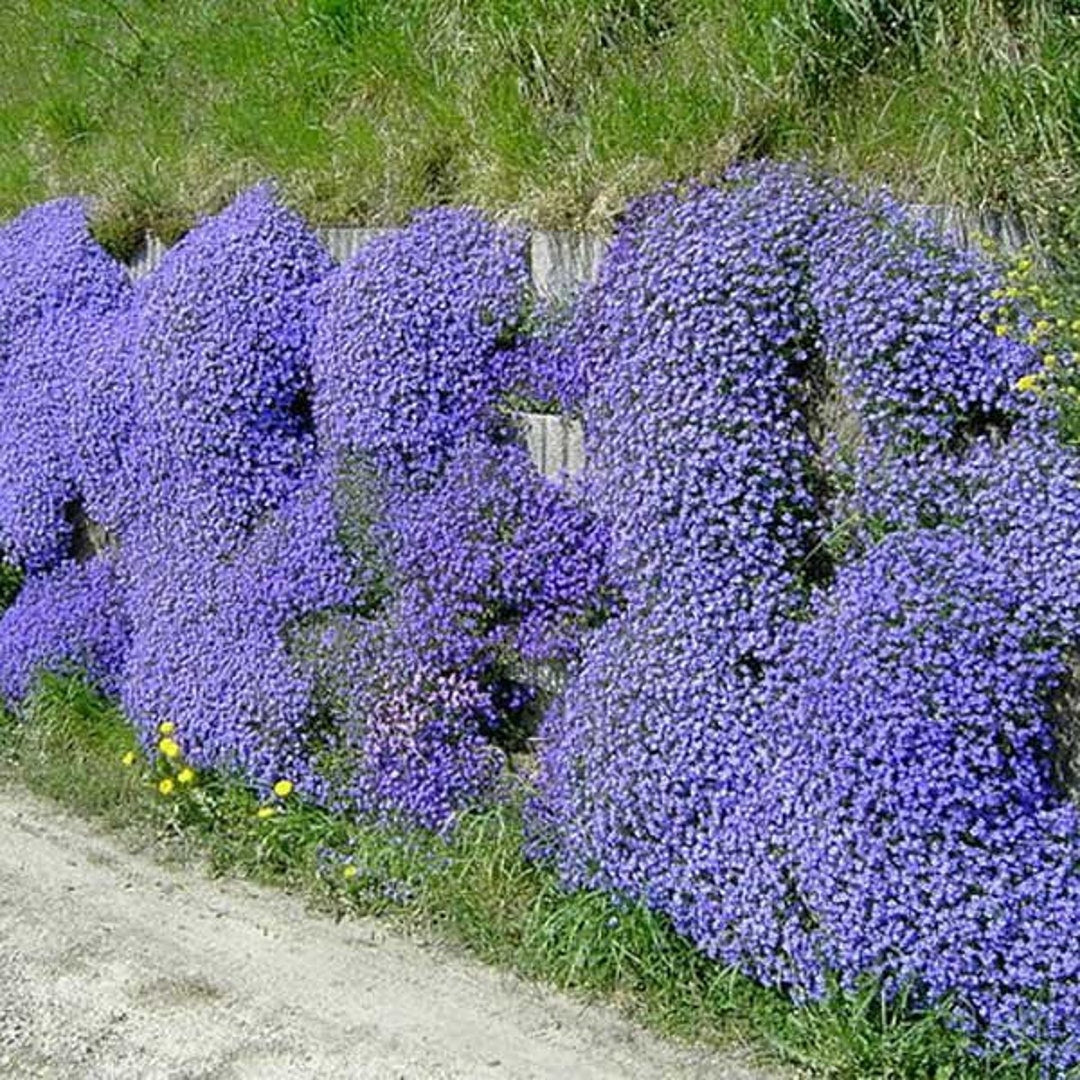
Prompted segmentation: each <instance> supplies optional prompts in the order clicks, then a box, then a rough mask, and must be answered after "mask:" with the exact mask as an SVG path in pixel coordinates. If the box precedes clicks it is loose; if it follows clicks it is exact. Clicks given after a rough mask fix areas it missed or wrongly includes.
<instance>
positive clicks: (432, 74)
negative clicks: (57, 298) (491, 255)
mask: <svg viewBox="0 0 1080 1080" xmlns="http://www.w3.org/2000/svg"><path fill="white" fill-rule="evenodd" d="M1070 8H1073V9H1075V5H1072V4H1070V3H1069V2H1068V0H1027V2H1023V0H920V2H918V3H916V2H915V0H395V2H394V3H391V2H390V0H274V2H270V3H268V2H265V0H173V2H170V3H168V4H163V3H161V2H160V0H98V2H96V3H73V2H64V0H8V2H7V3H6V4H5V5H4V11H3V13H2V14H0V218H2V217H6V216H9V215H11V214H14V213H15V212H17V211H18V210H20V209H21V208H23V207H25V206H27V205H29V204H30V203H33V202H35V201H39V200H41V199H44V198H46V197H49V196H53V195H57V194H60V193H70V192H80V193H85V194H88V195H91V196H93V197H95V198H96V199H97V200H98V203H97V210H96V216H97V221H98V226H99V230H100V234H101V235H102V237H103V238H104V239H105V240H106V241H107V242H108V243H109V244H110V246H112V247H113V248H114V249H116V250H118V251H124V250H126V249H129V248H130V247H131V245H132V244H133V243H134V242H135V239H136V238H137V237H138V235H139V234H140V232H141V230H142V229H144V228H151V229H153V230H155V231H157V232H158V233H160V234H162V235H163V237H164V238H166V239H169V238H171V237H172V236H175V235H176V234H177V233H178V232H180V231H182V230H183V229H184V228H186V227H187V226H188V225H189V224H190V223H191V221H192V220H193V219H194V217H195V216H196V215H197V214H199V213H203V212H208V211H213V210H215V209H217V208H218V207H220V206H221V205H222V204H223V203H224V202H225V201H226V200H228V199H229V198H230V197H231V196H232V195H233V194H234V193H235V192H236V191H237V190H238V189H240V188H241V187H243V186H244V185H247V184H250V183H251V182H253V181H255V180H256V179H259V178H262V177H264V176H268V175H272V176H275V177H278V178H280V181H281V184H282V187H283V190H284V193H285V195H286V197H287V199H288V200H289V201H290V202H291V203H292V204H293V205H295V206H296V207H297V208H299V209H300V210H302V211H303V212H304V213H305V214H307V215H308V217H309V218H310V219H311V220H313V221H315V222H317V223H319V222H325V223H339V222H353V223H366V224H380V223H395V222H398V221H400V220H402V218H403V217H405V216H406V215H407V214H408V212H409V211H411V210H412V209H414V208H415V207H418V206H425V205H431V204H435V203H444V202H450V203H458V202H470V203H476V204H479V205H482V206H484V207H486V208H487V209H489V210H492V211H494V212H498V213H508V214H512V215H514V216H517V217H521V218H524V219H527V220H529V221H531V222H534V223H536V224H540V225H548V226H575V227H602V226H604V225H606V224H607V223H608V222H610V220H611V219H612V217H613V216H614V215H615V214H617V213H618V211H619V209H620V208H621V207H622V206H623V205H624V203H625V200H626V198H627V197H628V196H630V195H633V194H635V193H637V192H640V191H642V190H645V189H648V188H651V187H653V186H655V185H656V184H658V183H660V182H661V181H663V180H666V179H671V178H679V177H686V176H691V175H704V176H708V175H711V174H713V173H715V172H716V171H717V170H719V169H721V168H723V167H724V166H725V165H726V164H728V163H730V162H731V161H733V160H737V159H745V158H752V157H757V156H761V155H774V156H780V157H791V156H804V155H805V156H809V157H810V158H812V159H815V160H817V161H819V162H821V163H823V164H825V165H827V166H830V167H833V168H836V169H839V170H841V171H843V172H845V173H848V174H850V175H853V176H857V177H865V178H868V179H871V180H875V181H878V180H880V181H884V182H887V183H889V184H891V185H892V186H893V187H895V188H896V189H897V190H898V191H899V192H900V193H901V194H903V195H905V196H909V197H911V198H914V199H919V200H923V201H930V202H951V203H959V204H962V205H967V206H970V207H976V208H977V207H996V208H1001V209H1009V210H1013V211H1017V212H1019V213H1021V214H1022V215H1023V216H1024V218H1025V220H1027V221H1028V222H1029V223H1030V224H1031V225H1032V227H1033V228H1035V229H1036V230H1037V232H1038V234H1039V236H1040V237H1042V238H1044V239H1045V240H1046V241H1047V242H1055V241H1061V242H1067V241H1075V239H1076V238H1077V236H1080V209H1078V207H1077V204H1076V200H1075V198H1074V193H1075V191H1076V190H1077V188H1078V186H1080V150H1078V147H1080V14H1070V13H1069V9H1070Z"/></svg>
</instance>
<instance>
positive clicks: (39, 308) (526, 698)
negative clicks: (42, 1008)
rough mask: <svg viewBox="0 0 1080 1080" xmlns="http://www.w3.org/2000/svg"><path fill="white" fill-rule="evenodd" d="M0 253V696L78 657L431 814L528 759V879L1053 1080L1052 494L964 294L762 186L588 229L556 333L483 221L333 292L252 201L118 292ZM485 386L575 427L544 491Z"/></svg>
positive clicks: (1064, 684) (1068, 1002)
mask: <svg viewBox="0 0 1080 1080" xmlns="http://www.w3.org/2000/svg"><path fill="white" fill-rule="evenodd" d="M0 270H2V271H3V273H0V376H2V378H0V398H2V402H3V406H4V410H3V423H2V424H0V546H2V548H3V552H4V555H5V557H6V559H7V560H8V561H9V563H11V564H12V565H15V566H17V567H18V568H19V572H20V573H21V574H22V575H23V576H24V578H25V580H24V582H23V584H22V587H21V591H20V592H19V594H18V596H17V597H16V599H15V602H14V604H13V605H12V606H11V607H10V608H9V609H8V610H7V611H6V612H5V613H4V614H3V616H2V617H0V693H2V694H3V696H4V698H5V700H6V701H7V702H8V703H9V704H16V703H17V702H18V701H19V700H20V699H21V698H22V697H23V696H24V695H25V694H26V693H27V691H28V689H29V687H30V686H31V684H32V681H33V678H34V675H35V673H36V672H37V671H39V670H41V669H42V668H52V669H59V670H69V669H73V668H79V669H82V670H85V671H86V672H87V673H88V674H89V675H90V676H91V677H92V678H93V679H94V680H95V681H97V682H98V683H99V684H100V685H101V686H102V687H103V688H104V689H106V690H107V691H108V692H109V693H111V694H114V695H116V696H117V697H118V698H119V699H120V701H121V702H122V704H123V706H124V709H125V710H126V712H127V714H128V716H129V717H130V719H131V721H132V722H133V723H134V725H135V726H136V728H137V729H138V731H139V733H140V735H141V737H142V739H143V742H144V744H145V745H146V746H147V747H148V748H149V747H150V746H151V745H152V744H153V743H154V741H155V740H156V738H157V734H158V731H159V728H160V725H161V724H162V723H166V722H167V723H169V724H171V725H173V729H172V730H174V738H175V741H176V742H177V744H178V746H180V747H181V748H182V750H183V754H184V760H185V761H189V762H191V764H192V765H193V766H195V767H198V768H204V769H218V770H225V771H231V772H237V773H239V774H240V775H242V776H243V777H244V778H246V779H247V781H248V782H250V783H251V784H253V785H254V786H256V787H257V788H258V789H259V790H260V791H262V792H264V793H266V792H269V791H271V790H273V788H274V785H275V784H276V783H278V782H279V781H281V780H282V779H287V780H288V781H289V783H290V785H292V787H291V788H290V790H293V789H295V791H296V792H297V794H298V795H300V796H302V797H303V798H305V799H308V800H311V801H313V802H317V803H320V804H323V805H326V806H329V807H332V808H335V809H339V810H343V811H347V812H350V813H355V814H361V815H364V816H366V817H370V818H373V819H376V820H382V821H394V822H397V821H406V822H410V823H414V824H420V825H423V826H427V827H430V828H435V829H448V828H451V827H452V826H453V824H454V822H455V821H456V819H457V817H458V816H459V815H460V814H461V813H463V812H464V811H465V810H467V809H468V808H469V807H472V806H475V805H477V804H482V803H485V802H488V801H491V800H494V799H499V798H501V797H502V796H503V794H504V793H505V791H506V790H507V785H508V776H509V775H510V772H511V769H512V767H513V766H514V765H515V764H516V763H517V762H518V761H519V760H520V759H521V758H522V757H523V756H528V755H527V753H526V752H527V751H529V750H531V748H532V747H533V746H534V743H535V742H536V741H538V744H539V752H538V755H537V758H538V761H537V772H536V775H535V778H534V779H533V781H532V791H531V796H530V799H529V803H528V807H527V816H528V821H529V830H530V847H531V851H532V853H533V854H534V855H535V856H536V857H537V858H543V859H546V860H549V861H550V862H551V863H552V864H553V865H554V866H555V867H556V868H557V870H558V872H559V874H560V876H561V878H562V881H563V882H564V884H565V885H566V886H567V887H568V888H576V887H592V888H600V889H604V890H607V891H609V892H611V893H613V894H615V895H616V896H618V897H620V898H622V899H629V900H633V901H638V902H641V903H644V904H646V905H647V906H649V907H650V908H652V909H654V910H656V911H659V912H662V913H663V914H665V915H666V916H667V917H668V918H669V919H670V920H671V922H672V924H673V925H674V926H675V927H676V929H677V930H678V931H680V932H681V933H682V934H684V935H686V936H687V937H688V938H689V939H690V940H692V941H693V942H694V943H695V944H696V945H697V946H698V947H699V948H700V949H702V950H703V951H704V952H705V953H706V954H708V955H709V956H711V957H715V958H717V959H719V960H722V961H724V962H727V963H732V964H735V965H737V966H738V967H739V968H741V969H742V970H743V971H745V972H746V973H748V974H750V975H752V976H754V977H755V978H757V979H759V980H761V981H763V982H765V983H768V984H770V985H773V986H777V987H781V988H783V989H785V990H787V991H788V992H789V993H791V994H792V995H794V996H796V997H801V998H808V997H820V996H822V995H823V994H825V993H827V992H828V991H829V989H830V988H832V987H840V988H843V989H849V990H850V989H853V988H855V987H857V986H860V985H862V984H863V983H864V981H865V980H867V979H870V980H875V981H876V982H877V983H879V984H880V985H881V986H882V987H883V988H884V990H885V992H886V993H887V994H890V995H892V996H894V997H895V998H897V999H902V1000H904V1001H906V1002H908V1003H910V1004H912V1005H914V1006H916V1007H919V1006H929V1005H932V1004H934V1003H938V1002H942V1001H946V1002H948V1003H949V1008H950V1010H951V1015H952V1017H953V1022H954V1023H955V1024H956V1025H957V1026H958V1027H959V1028H961V1029H963V1030H964V1031H967V1032H970V1033H971V1034H972V1035H973V1036H974V1037H976V1038H977V1039H979V1040H981V1044H982V1045H984V1046H986V1047H987V1048H988V1049H992V1050H1004V1051H1006V1052H1015V1053H1017V1054H1020V1055H1022V1056H1026V1057H1033V1058H1035V1059H1036V1060H1037V1061H1038V1063H1039V1064H1040V1066H1041V1067H1042V1068H1043V1069H1044V1070H1045V1071H1046V1072H1048V1073H1052V1074H1056V1073H1060V1072H1062V1071H1064V1070H1066V1069H1068V1068H1072V1067H1074V1066H1077V1065H1080V1042H1078V1039H1077V1035H1076V1031H1077V1029H1078V1026H1080V950H1077V948H1076V945H1075V942H1074V941H1073V936H1074V935H1073V933H1072V927H1073V926H1074V925H1075V923H1076V921H1077V918H1078V916H1080V886H1078V879H1077V873H1076V867H1077V865H1078V849H1077V846H1078V838H1080V828H1078V826H1080V821H1078V819H1077V810H1076V808H1075V805H1074V802H1073V801H1072V799H1071V798H1070V794H1069V789H1068V783H1069V776H1068V774H1069V770H1068V768H1066V767H1064V766H1063V762H1062V754H1061V749H1062V746H1063V744H1064V743H1066V742H1067V741H1068V738H1067V736H1068V732H1067V731H1066V728H1067V727H1068V725H1069V724H1070V723H1075V717H1070V715H1069V709H1068V708H1067V707H1065V706H1064V705H1063V703H1067V702H1068V701H1070V700H1074V699H1075V698H1076V697H1077V695H1076V694H1075V688H1074V687H1072V682H1073V681H1074V680H1075V674H1074V669H1075V667H1076V664H1075V650H1076V646H1077V641H1078V637H1080V590H1078V587H1077V582H1078V581H1080V573H1078V571H1080V541H1078V539H1077V537H1080V483H1078V481H1080V475H1078V469H1080V465H1078V460H1077V458H1076V454H1075V450H1074V449H1071V448H1069V447H1067V446H1065V445H1063V444H1062V442H1061V441H1060V439H1059V438H1058V414H1057V412H1056V411H1055V409H1054V407H1053V405H1054V402H1053V400H1052V399H1051V397H1050V396H1048V395H1039V394H1033V393H1030V392H1028V389H1030V381H1029V382H1025V381H1024V380H1025V378H1026V377H1028V376H1029V375H1030V374H1031V372H1032V371H1034V370H1035V369H1036V368H1037V367H1038V364H1039V362H1040V357H1039V348H1040V340H1039V335H1040V331H1039V326H1040V323H1039V316H1038V313H1037V312H1035V311H1034V310H1033V309H1032V308H1030V307H1029V306H1025V305H1024V304H1022V303H1016V304H1013V303H1012V300H1013V297H1011V296H1010V295H1009V293H1008V290H1009V284H1008V278H1007V277H1003V275H1002V272H1001V271H1000V270H999V268H998V267H996V266H995V265H994V264H993V263H992V262H990V261H987V260H986V259H985V258H983V257H981V256H978V255H976V254H973V253H971V252H968V251H964V250H961V249H959V248H958V247H956V246H955V245H954V244H952V243H951V242H950V241H949V240H948V239H947V238H944V237H942V236H940V235H939V234H938V233H937V232H935V231H934V230H933V229H931V228H930V227H929V226H928V225H927V224H925V223H924V222H921V221H919V220H918V219H915V218H913V217H911V216H910V215H909V214H908V213H907V212H906V211H905V210H904V209H903V208H902V207H900V206H899V205H898V204H897V203H895V202H894V201H893V200H891V199H889V198H888V197H887V196H885V195H882V194H873V195H866V194H861V193H858V192H855V191H854V190H852V189H851V188H850V187H848V186H847V185H845V184H844V183H842V182H840V181H838V180H835V179H830V178H822V177H818V176H815V175H813V174H812V173H811V172H809V171H808V170H807V169H804V168H801V167H792V166H783V167H781V166H773V165H759V166H755V167H752V168H743V169H739V170H735V171H733V172H732V173H730V174H729V175H727V176H726V177H725V178H724V179H723V180H722V182H720V183H718V184H716V185H713V186H706V185H702V184H693V185H688V186H685V187H682V188H680V187H676V186H671V187H669V188H666V189H664V190H662V191H660V192H657V193H656V194H654V195H652V196H649V197H647V198H645V199H642V200H640V201H638V202H637V203H635V204H634V205H632V206H631V207H630V208H628V210H627V212H626V214H625V216H624V220H623V221H622V224H621V227H620V229H619V231H618V234H617V235H616V237H615V240H614V242H613V244H612V246H611V249H610V251H609V253H608V256H607V258H606V260H605V262H604V264H603V266H602V268H601V272H600V277H599V280H598V282H597V284H596V285H595V286H594V287H592V288H590V289H587V290H586V291H585V292H584V293H583V294H582V295H581V296H580V297H579V298H578V300H577V301H576V303H575V304H574V305H573V307H572V309H571V310H569V311H568V312H565V313H562V314H561V315H560V317H559V318H558V319H555V320H553V321H552V322H551V323H550V325H546V326H545V325H544V323H543V319H542V318H541V319H539V321H538V316H537V311H538V308H537V303H536V300H535V298H534V297H533V296H532V295H531V291H530V287H529V276H528V267H527V260H526V245H525V237H524V235H523V234H522V233H521V232H520V231H517V230H513V229H505V228H502V227H500V226H497V225H496V224H494V223H492V222H491V221H489V220H487V219H486V218H485V217H484V216H483V215H481V214H479V213H477V212H475V211H472V210H447V209H443V210H436V211H429V212H426V213H423V214H419V215H417V217H416V218H415V219H414V220H413V221H412V222H411V223H410V224H409V225H407V226H406V227H404V228H402V229H400V230H397V231H395V232H393V233H389V234H386V235H385V236H382V237H380V238H378V239H376V240H374V241H372V242H371V243H370V244H368V245H367V246H366V247H364V248H362V249H361V250H360V252H359V253H358V254H357V255H356V256H355V257H354V259H353V260H352V261H351V262H350V263H349V264H347V265H345V266H342V267H339V268H334V267H333V266H332V264H331V263H330V260H329V258H328V257H327V255H326V254H325V252H324V251H323V250H322V248H321V247H320V245H319V244H318V242H317V241H316V239H315V237H314V236H313V234H312V233H311V232H310V230H308V229H307V228H306V226H305V225H304V224H303V223H302V222H301V221H300V220H299V219H298V218H297V217H296V216H295V215H293V214H292V213H290V212H289V211H288V210H286V209H284V208H283V207H281V206H280V205H279V204H278V203H277V201H276V200H275V198H274V195H273V192H272V189H270V188H269V187H266V186H261V187H258V188H255V189H253V190H252V191H249V192H247V193H245V194H244V195H242V196H240V197H239V198H238V199H237V200H236V201H235V202H234V203H233V204H232V205H231V206H230V207H228V208H227V209H226V210H225V211H223V212H222V213H221V214H219V215H217V216H215V217H213V218H209V219H207V220H206V221H205V222H203V223H202V224H201V225H200V226H199V227H197V228H196V229H195V230H194V231H193V232H192V233H191V234H189V236H188V237H187V238H186V239H185V240H184V241H183V242H182V243H181V244H179V245H177V247H176V248H175V249H173V250H172V251H171V252H170V253H169V255H168V257H167V258H166V260H165V261H164V263H163V264H162V266H161V267H160V268H159V269H158V270H157V271H155V272H154V273H153V274H151V275H150V276H149V277H148V278H147V279H145V280H143V281H142V282H140V283H139V284H138V285H131V284H130V283H129V282H128V280H127V278H126V275H125V274H124V271H123V269H122V268H121V267H119V266H118V264H116V263H115V262H113V261H112V260H110V259H109V258H108V257H107V256H106V255H105V254H104V253H103V252H101V251H100V250H99V249H98V248H97V247H96V246H95V245H94V244H93V242H92V240H91V239H90V236H89V233H88V230H87V228H86V222H85V219H84V217H83V216H82V211H81V209H80V208H79V206H78V204H77V203H75V202H72V201H61V202H57V203H49V204H45V205H44V206H42V207H38V208H35V209H34V210H31V211H28V212H27V213H26V214H24V215H23V216H22V217H20V218H18V219H16V220H15V221H14V222H12V223H11V224H9V225H7V226H5V227H4V228H2V229H0ZM1003 301H1004V302H1006V304H1007V305H1010V306H1009V312H1008V319H1007V320H1005V321H1006V322H1007V325H1005V324H1004V323H1003V321H1002V320H1003V316H1002V315H1001V309H1002V303H1003ZM1003 327H1004V329H1003ZM1043 359H1045V358H1043ZM1026 388H1027V389H1026ZM521 400H544V401H549V402H557V403H559V405H560V407H561V408H563V409H564V410H566V411H575V412H576V413H578V414H579V415H580V416H581V417H582V418H583V420H584V423H585V431H586V462H587V465H586V470H585V473H584V475H583V476H582V478H581V479H580V482H579V483H564V484H562V485H557V484H555V483H552V482H551V481H549V480H547V479H545V478H543V477H541V476H540V475H539V474H538V473H537V471H536V470H535V469H534V468H533V466H532V464H531V462H530V461H529V458H528V455H527V453H526V452H525V450H524V449H523V448H522V447H521V446H520V445H519V444H518V442H517V436H516V434H515V432H514V429H513V427H512V425H511V424H510V423H509V422H508V418H507V406H508V402H510V403H513V402H516V401H521ZM537 724H539V731H538V732H537V730H536V729H537ZM534 736H535V737H536V738H535V739H534Z"/></svg>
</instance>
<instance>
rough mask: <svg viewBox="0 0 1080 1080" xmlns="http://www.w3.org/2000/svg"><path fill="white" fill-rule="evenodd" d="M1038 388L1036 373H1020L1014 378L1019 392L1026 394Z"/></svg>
mask: <svg viewBox="0 0 1080 1080" xmlns="http://www.w3.org/2000/svg"><path fill="white" fill-rule="evenodd" d="M1038 388H1039V376H1038V375H1021V376H1020V378H1019V379H1017V380H1016V389H1017V390H1019V391H1020V393H1021V394H1028V393H1031V392H1033V391H1035V390H1038Z"/></svg>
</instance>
